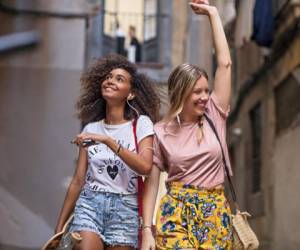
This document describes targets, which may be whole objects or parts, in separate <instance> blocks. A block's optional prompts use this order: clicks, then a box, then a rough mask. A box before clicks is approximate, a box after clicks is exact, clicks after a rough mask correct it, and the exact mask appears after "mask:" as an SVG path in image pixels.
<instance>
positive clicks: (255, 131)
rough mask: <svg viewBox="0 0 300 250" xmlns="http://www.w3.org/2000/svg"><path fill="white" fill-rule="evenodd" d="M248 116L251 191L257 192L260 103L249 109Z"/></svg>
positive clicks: (259, 180)
mask: <svg viewBox="0 0 300 250" xmlns="http://www.w3.org/2000/svg"><path fill="white" fill-rule="evenodd" d="M249 116H250V126H251V166H252V168H251V184H252V185H251V191H252V193H257V192H259V191H260V189H261V137H262V112H261V104H260V103H258V104H257V105H255V106H254V107H253V108H252V109H251V111H250V113H249Z"/></svg>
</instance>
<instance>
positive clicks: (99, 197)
mask: <svg viewBox="0 0 300 250" xmlns="http://www.w3.org/2000/svg"><path fill="white" fill-rule="evenodd" d="M138 226H139V223H138V203H137V195H136V194H130V195H122V194H114V193H103V192H95V191H90V190H86V189H85V190H82V191H81V193H80V196H79V199H78V200H77V203H76V206H75V210H74V219H73V221H72V224H71V226H70V229H69V231H70V232H74V231H76V232H80V231H90V232H94V233H96V234H98V235H99V236H100V237H101V239H102V240H103V242H104V244H105V245H108V246H132V247H134V248H137V243H138Z"/></svg>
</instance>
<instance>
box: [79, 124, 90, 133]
mask: <svg viewBox="0 0 300 250" xmlns="http://www.w3.org/2000/svg"><path fill="white" fill-rule="evenodd" d="M89 128H90V123H88V124H86V125H85V126H84V127H83V129H82V130H81V133H88V132H89Z"/></svg>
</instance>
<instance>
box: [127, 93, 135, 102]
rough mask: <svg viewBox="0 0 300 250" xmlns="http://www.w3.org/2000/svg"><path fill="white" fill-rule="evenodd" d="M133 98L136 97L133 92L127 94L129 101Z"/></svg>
mask: <svg viewBox="0 0 300 250" xmlns="http://www.w3.org/2000/svg"><path fill="white" fill-rule="evenodd" d="M133 98H134V95H133V94H131V93H130V94H129V95H128V96H127V100H128V101H131V100H132V99H133Z"/></svg>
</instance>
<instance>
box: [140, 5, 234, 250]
mask: <svg viewBox="0 0 300 250" xmlns="http://www.w3.org/2000/svg"><path fill="white" fill-rule="evenodd" d="M191 7H192V9H193V11H194V12H195V13H196V14H198V15H206V16H208V18H209V20H210V23H211V27H212V34H213V40H214V44H215V50H216V57H217V70H216V75H215V81H214V84H213V87H214V88H213V90H212V92H211V94H210V90H209V86H208V76H207V74H206V73H205V71H204V70H202V69H200V68H198V67H197V66H194V65H190V64H182V65H179V66H178V67H176V68H175V69H174V70H173V72H172V73H171V75H170V77H169V80H168V91H169V93H168V95H169V100H170V108H169V111H168V113H167V115H166V117H165V118H164V119H163V120H162V121H161V122H159V123H157V124H155V126H154V131H155V137H154V143H153V145H154V151H153V163H154V165H155V167H153V168H152V171H151V175H150V177H149V178H147V180H146V183H145V193H144V196H143V197H144V201H143V202H144V210H143V212H144V215H143V219H144V225H143V244H142V249H143V250H149V249H155V248H156V249H190V250H191V249H218V250H221V249H223V250H225V249H226V250H228V249H231V248H232V229H231V221H230V213H231V212H230V208H229V205H228V202H227V200H226V198H225V195H224V187H223V183H224V176H225V173H226V171H225V167H226V166H225V164H224V163H223V156H222V149H221V145H222V148H223V150H224V158H225V159H226V162H227V165H228V166H227V167H228V171H229V173H230V174H231V169H230V166H229V159H228V150H227V146H226V140H225V135H226V118H227V115H228V108H229V101H230V90H231V87H230V85H231V79H230V78H231V59H230V53H229V48H228V44H227V41H226V37H225V34H224V30H223V26H222V22H221V19H220V16H219V14H218V11H217V9H216V8H215V7H214V6H210V5H209V4H208V1H204V0H193V1H192V3H191ZM210 122H212V124H214V127H213V126H212V125H211V123H210ZM214 129H216V131H217V134H218V137H219V139H220V143H219V141H218V139H217V136H216V134H215V133H214ZM160 171H167V172H168V179H167V181H166V184H167V194H166V195H165V196H163V197H162V199H161V201H160V204H159V207H158V211H157V215H156V239H155V240H154V238H153V236H152V232H151V222H152V216H153V210H154V204H155V200H156V196H157V190H158V185H159V176H160Z"/></svg>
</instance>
